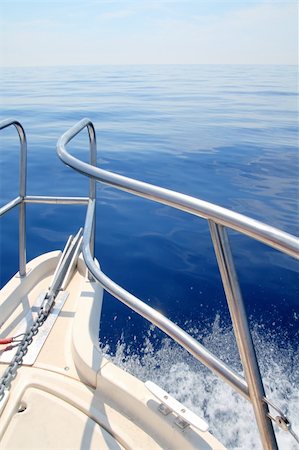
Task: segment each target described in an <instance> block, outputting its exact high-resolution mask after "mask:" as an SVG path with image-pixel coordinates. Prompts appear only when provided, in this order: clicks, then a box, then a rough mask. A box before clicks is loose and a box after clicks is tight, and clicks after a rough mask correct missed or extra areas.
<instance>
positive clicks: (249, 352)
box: [0, 119, 299, 449]
mask: <svg viewBox="0 0 299 450" xmlns="http://www.w3.org/2000/svg"><path fill="white" fill-rule="evenodd" d="M10 125H14V126H15V127H16V128H17V131H18V133H19V137H20V143H21V155H23V156H21V168H20V190H19V196H18V197H16V198H15V199H14V200H12V201H11V202H8V203H7V204H6V205H4V206H3V207H1V208H0V216H1V215H3V214H4V213H6V212H8V211H9V210H11V209H12V208H14V207H15V206H17V205H19V207H20V220H19V235H20V239H19V254H20V263H19V264H20V267H19V271H20V275H21V276H24V275H25V274H26V242H25V235H26V231H25V230H26V223H25V222H26V220H25V219H26V217H25V204H26V203H56V204H88V208H87V214H86V219H85V227H84V235H83V256H84V260H85V263H86V265H87V267H88V269H89V272H90V274H91V276H93V277H94V278H95V279H96V280H97V281H98V282H99V283H100V284H101V285H102V286H103V288H104V289H105V290H106V291H108V292H110V293H111V294H112V295H113V296H115V297H116V298H118V299H119V300H120V301H122V302H123V303H124V304H126V305H127V306H129V307H130V308H132V309H133V310H134V311H136V312H137V313H139V314H140V315H141V316H143V317H144V318H146V319H147V320H149V321H150V322H151V323H153V324H155V325H156V326H157V327H159V328H160V329H161V330H163V331H164V332H165V333H166V334H167V335H168V336H170V337H172V338H173V339H174V340H175V341H176V342H178V343H179V344H180V345H181V346H182V347H184V348H185V349H186V350H187V351H188V352H189V353H191V354H192V355H193V356H194V357H195V358H196V359H198V360H199V361H201V362H202V363H203V364H205V365H206V366H207V367H208V368H210V369H211V370H212V371H214V372H215V373H216V374H217V375H219V376H220V377H222V378H223V379H224V380H225V381H226V382H227V383H228V384H230V385H231V386H232V387H233V388H234V389H235V390H236V391H238V392H239V393H240V394H242V395H243V396H244V397H245V398H246V399H247V400H249V401H251V403H252V405H253V409H254V413H255V417H256V421H257V424H258V428H259V431H260V436H261V440H262V443H263V446H264V448H265V449H277V443H276V438H275V434H274V431H273V427H272V422H271V420H270V417H271V416H270V413H269V410H268V404H271V402H269V401H268V400H267V399H266V398H265V392H264V388H263V384H262V379H261V375H260V372H259V367H258V363H257V359H256V355H255V350H254V345H253V342H252V338H251V334H250V330H249V327H248V321H247V316H246V312H245V307H244V304H243V299H242V295H241V291H240V287H239V283H238V279H237V274H236V271H235V268H234V263H233V257H232V254H231V251H230V246H229V240H228V236H227V234H226V228H231V229H233V230H236V231H238V232H240V233H242V234H245V235H247V236H250V237H252V238H254V239H256V240H258V241H260V242H263V243H265V244H267V245H269V246H270V247H273V248H275V249H277V250H280V251H281V252H283V253H286V254H288V255H290V256H292V257H295V258H299V240H298V238H296V237H295V236H292V235H290V234H288V233H285V232H283V231H280V230H278V229H276V228H274V227H271V226H269V225H266V224H263V223H261V222H259V221H256V220H253V219H250V218H248V217H246V216H243V215H241V214H238V213H235V212H233V211H229V210H227V209H225V208H222V207H220V206H217V205H213V204H211V203H208V202H205V201H203V200H199V199H196V198H194V197H190V196H188V195H184V194H180V193H178V192H175V191H171V190H169V189H164V188H161V187H158V186H154V185H151V184H148V183H143V182H141V181H138V180H134V179H131V178H127V177H124V176H121V175H117V174H115V173H111V172H108V171H105V170H102V169H100V168H98V167H96V154H97V149H96V134H95V130H94V126H93V124H92V123H91V122H90V121H89V120H88V119H83V120H82V121H80V122H79V123H78V124H76V125H75V126H73V127H72V128H71V129H70V130H68V131H67V132H66V133H65V134H64V135H63V136H61V138H60V139H59V141H58V144H57V152H58V155H59V157H60V158H61V160H62V161H63V162H64V163H65V164H67V165H68V166H70V167H72V168H73V169H75V170H76V171H78V172H80V173H82V174H84V175H86V176H88V177H89V178H90V190H89V197H88V198H87V197H45V196H27V195H26V148H27V146H26V136H25V133H24V130H23V127H22V126H21V124H20V123H19V122H17V121H15V120H7V121H4V122H1V123H0V130H1V129H3V128H6V127H8V126H10ZM84 128H87V129H88V134H89V143H90V163H89V164H87V163H84V162H82V161H80V160H78V159H77V158H75V157H73V156H72V155H70V154H69V153H68V151H67V150H66V145H67V144H68V143H69V142H70V141H71V140H72V139H73V138H74V136H76V135H77V134H78V133H80V132H81V131H82V130H83V129H84ZM96 182H102V183H105V184H108V185H110V186H113V187H115V188H117V189H121V190H124V191H127V192H130V193H132V194H134V195H137V196H140V197H143V198H147V199H150V200H153V201H156V202H159V203H162V204H166V205H169V206H171V207H173V208H176V209H179V210H182V211H186V212H187V213H190V214H194V215H196V216H198V217H202V218H204V219H206V220H208V222H209V227H210V233H211V237H212V241H213V245H214V249H215V253H216V258H217V262H218V266H219V269H220V273H221V277H222V282H223V286H224V290H225V294H226V298H227V302H228V306H229V310H230V314H231V318H232V323H233V327H234V332H235V336H236V341H237V344H238V348H239V352H240V357H241V361H242V364H243V368H244V373H245V379H244V378H243V377H241V376H240V375H239V374H237V373H236V372H235V371H234V370H232V369H231V368H230V367H229V366H228V365H226V364H225V363H223V362H222V361H221V360H220V359H219V358H217V357H216V356H215V355H213V354H212V353H211V352H209V351H208V350H207V349H206V348H205V347H204V346H202V345H201V344H200V343H199V342H197V341H196V340H195V339H193V338H192V337H191V336H190V335H189V334H188V333H186V332H185V331H184V330H182V329H181V328H180V327H178V326H177V325H175V324H174V323H173V322H171V321H170V320H169V319H168V318H166V317H164V316H163V315H162V314H160V313H159V312H157V311H156V310H155V309H153V308H151V307H150V306H148V305H147V304H146V303H144V302H143V301H141V300H140V299H138V298H137V297H135V296H134V295H132V294H131V293H129V292H128V291H126V290H125V289H123V288H122V287H121V286H119V285H118V284H117V283H115V282H114V281H112V280H111V279H110V278H109V277H108V276H107V275H105V274H104V273H103V272H102V271H101V270H100V269H99V268H98V267H97V265H96V264H95V262H94V257H93V253H94V230H95V217H96V214H95V211H96Z"/></svg>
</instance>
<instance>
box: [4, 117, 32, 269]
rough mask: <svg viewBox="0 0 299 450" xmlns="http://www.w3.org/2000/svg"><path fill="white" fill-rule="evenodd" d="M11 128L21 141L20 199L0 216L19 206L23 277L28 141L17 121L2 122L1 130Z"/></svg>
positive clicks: (13, 201) (16, 199)
mask: <svg viewBox="0 0 299 450" xmlns="http://www.w3.org/2000/svg"><path fill="white" fill-rule="evenodd" d="M10 126H14V127H15V128H16V130H17V132H18V135H19V139H20V169H19V170H20V172H19V197H17V198H15V199H14V200H12V201H11V202H8V203H7V204H6V205H4V206H3V207H2V208H0V216H1V215H3V214H5V213H6V212H8V211H9V210H10V209H12V208H14V207H15V206H17V205H19V273H20V276H21V277H22V276H25V275H26V205H25V203H24V198H25V196H26V176H27V170H26V168H27V139H26V134H25V131H24V128H23V126H22V125H21V124H20V122H18V121H17V120H14V119H7V120H3V121H1V122H0V130H3V129H4V128H7V127H10Z"/></svg>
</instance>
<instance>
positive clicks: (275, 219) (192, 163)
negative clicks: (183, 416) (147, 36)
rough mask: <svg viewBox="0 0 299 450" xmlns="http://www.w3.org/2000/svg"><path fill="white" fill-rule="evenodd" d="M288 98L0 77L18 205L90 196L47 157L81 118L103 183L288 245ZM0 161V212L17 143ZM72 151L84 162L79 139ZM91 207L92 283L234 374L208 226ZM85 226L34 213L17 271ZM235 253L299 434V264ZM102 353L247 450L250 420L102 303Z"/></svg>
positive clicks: (10, 263) (230, 88)
mask: <svg viewBox="0 0 299 450" xmlns="http://www.w3.org/2000/svg"><path fill="white" fill-rule="evenodd" d="M296 83H297V71H296V68H295V67H292V66H289V67H279V66H273V67H269V66H268V67H266V66H265V67H261V66H259V67H254V66H130V67H117V66H110V67H108V66H107V67H84V68H78V67H77V68H75V67H71V68H64V67H57V68H42V69H41V68H38V69H37V68H36V69H35V68H26V69H20V68H18V69H5V70H3V71H2V74H1V100H2V108H1V119H2V118H6V117H14V118H16V119H18V120H20V121H21V122H22V124H23V125H24V127H25V129H26V131H27V138H28V193H29V194H32V195H35V194H44V195H85V194H86V192H87V189H88V183H87V180H86V179H85V178H84V177H82V176H80V175H78V174H74V173H72V171H71V170H70V169H68V168H67V167H65V166H63V164H62V163H60V162H59V161H58V158H57V157H56V154H55V147H56V142H57V139H58V137H59V136H60V135H61V134H62V133H63V132H64V131H65V130H66V129H68V128H69V127H70V126H71V125H73V124H74V123H75V122H76V121H78V120H80V119H81V118H83V117H89V118H90V119H91V120H92V121H93V122H94V124H95V127H96V130H97V138H98V164H99V165H100V166H101V167H103V168H105V169H107V170H111V171H115V172H117V173H120V174H124V175H126V176H129V177H134V178H137V179H140V180H143V181H147V182H149V183H154V184H158V185H161V186H163V187H167V188H170V189H174V190H178V191H181V192H183V193H186V194H190V195H193V196H196V197H199V198H201V199H203V200H206V201H210V202H215V203H217V204H219V205H221V206H224V207H227V208H230V209H232V210H234V211H237V212H240V213H243V214H246V215H249V216H251V217H253V218H256V219H259V220H262V221H264V222H266V223H269V224H271V225H274V226H276V227H279V228H281V229H283V230H284V231H287V232H289V233H292V234H298V224H299V222H298V217H299V215H298V212H299V211H298V191H299V182H298V173H299V160H298V148H297V141H298V131H297V119H298V117H297V85H296ZM0 145H1V152H0V164H1V166H0V167H1V168H0V170H1V172H0V173H1V183H0V189H1V204H3V203H4V202H5V201H6V200H8V199H10V198H12V197H13V196H14V195H16V193H17V187H16V186H17V180H18V142H17V139H16V134H15V131H14V130H5V131H2V132H1V136H0ZM70 148H72V152H73V154H74V155H76V156H78V157H80V158H82V159H84V160H87V158H88V146H87V136H86V134H85V133H84V134H83V135H82V136H79V137H77V138H76V140H75V141H74V143H73V146H71V147H70ZM97 205H98V215H97V242H96V256H97V258H98V259H99V261H100V263H101V266H102V269H103V270H104V271H105V272H106V273H107V274H108V275H109V276H110V277H111V278H113V279H114V280H115V281H116V282H118V283H119V284H120V285H122V286H123V287H125V288H126V289H128V290H129V291H130V292H132V293H134V294H135V295H138V296H139V297H140V298H141V299H143V300H144V301H146V302H147V303H148V304H150V305H151V306H154V307H155V308H158V309H159V310H160V311H161V312H162V313H164V314H167V315H168V316H169V317H170V318H171V319H172V320H173V321H174V322H176V323H178V324H179V325H181V326H183V327H184V328H185V329H187V330H188V331H189V332H191V333H192V334H193V335H194V336H195V337H196V338H199V339H200V340H201V341H204V342H205V344H206V345H207V346H209V347H210V348H211V349H212V350H213V351H214V352H215V353H216V354H218V356H220V357H222V358H224V359H225V360H226V361H227V362H229V363H232V364H233V365H234V366H235V367H236V369H238V370H241V368H240V365H239V360H238V358H237V356H236V347H235V342H234V339H233V336H232V332H231V325H230V319H229V313H228V309H227V306H226V302H225V298H224V294H223V289H222V286H221V281H220V277H219V273H218V269H217V265H216V261H215V256H214V253H213V248H212V244H211V240H210V237H209V231H208V226H207V223H206V222H205V221H204V220H202V219H199V218H196V217H193V216H189V215H187V214H186V213H182V212H179V211H175V210H173V209H170V208H169V207H166V206H162V205H158V204H155V203H151V202H149V201H146V200H142V199H140V198H135V197H133V196H131V195H129V194H126V193H120V192H117V191H115V190H113V189H112V188H109V187H107V186H99V188H98V202H97ZM84 214H85V211H84V208H82V207H80V206H75V207H65V206H45V207H41V206H37V205H29V206H28V214H27V217H28V233H27V236H28V251H27V255H28V259H31V258H32V257H34V256H36V255H38V254H40V253H42V252H44V251H49V250H52V249H54V248H55V249H56V248H60V247H62V246H63V244H64V242H65V240H66V238H67V236H68V234H70V233H73V232H75V231H76V230H77V228H78V227H79V226H80V225H81V224H82V223H83V220H84ZM16 221H17V213H16V212H15V211H14V212H12V213H10V215H8V216H5V217H4V218H2V220H1V222H0V227H1V228H0V230H1V241H0V252H1V253H0V258H1V274H0V277H1V284H2V285H3V284H4V283H5V282H6V281H7V279H8V278H9V277H10V276H12V275H13V273H14V272H15V271H16V268H17V257H18V255H17V251H18V249H17V244H16V239H17V222H16ZM4 236H5V237H4ZM230 239H231V244H232V249H233V253H234V256H235V260H236V266H237V272H238V275H239V278H240V284H241V288H242V292H243V296H244V301H245V304H246V308H247V312H248V315H249V317H250V321H251V327H252V330H253V337H254V340H255V342H256V343H257V348H258V353H259V355H260V360H261V369H262V372H263V373H264V375H265V379H266V388H267V389H268V390H269V391H270V392H271V393H272V394H271V395H272V396H273V397H275V398H276V399H278V400H279V403H280V404H282V405H283V406H284V408H285V409H287V410H288V409H289V412H290V413H292V414H290V415H291V416H292V417H294V416H295V417H294V423H295V422H296V421H297V428H298V426H299V423H298V422H299V417H298V411H297V412H296V411H295V404H296V402H297V400H298V396H299V389H298V382H299V380H298V372H299V365H298V320H299V307H298V298H299V297H298V291H299V284H298V270H299V269H298V263H297V262H296V261H295V260H293V259H292V258H290V257H287V256H284V255H280V254H279V253H278V252H276V251H274V250H271V249H269V248H267V247H265V246H263V245H262V244H259V243H257V242H255V241H252V240H251V239H249V238H245V237H243V236H240V235H238V234H236V233H230ZM100 339H101V342H102V345H103V347H105V349H106V350H107V348H108V347H107V346H109V352H110V353H111V354H112V355H115V356H114V358H115V359H116V360H117V361H118V363H120V364H122V365H123V366H124V367H126V369H128V370H131V371H132V372H133V373H137V374H138V375H139V376H140V377H141V378H143V379H146V378H151V379H154V380H156V381H157V382H159V384H160V385H161V386H164V387H166V388H167V389H169V390H171V391H173V393H174V394H175V395H176V396H177V397H178V398H180V399H181V400H183V401H185V402H186V403H188V405H189V406H190V407H192V406H193V408H194V409H195V410H197V411H203V413H204V414H205V416H206V417H207V418H208V419H209V422H210V423H211V427H212V429H213V431H214V432H215V434H216V435H217V436H220V438H221V439H224V441H225V443H226V445H227V446H228V447H229V448H242V449H246V448H249V447H248V446H247V447H246V442H245V441H244V440H243V439H242V435H248V433H250V430H247V426H248V420H249V419H248V418H247V415H248V417H251V416H250V411H248V413H247V412H244V410H245V409H244V407H243V406H242V403H239V399H236V397H235V395H234V394H232V393H227V391H226V388H224V387H221V386H222V385H221V386H220V385H219V386H218V384H215V383H216V382H215V380H214V379H212V378H211V377H210V376H209V377H208V376H207V375H205V379H206V380H208V382H203V381H202V380H203V378H202V377H200V374H201V373H202V371H203V369H202V368H200V367H199V366H198V367H197V366H196V365H195V366H194V363H193V362H192V361H191V360H190V358H189V357H188V356H187V355H186V354H185V353H184V352H182V351H180V350H179V349H177V348H176V347H173V346H172V344H170V343H169V341H167V340H166V341H165V339H164V338H163V336H162V334H160V332H158V331H156V330H152V329H149V324H147V323H145V322H144V321H143V320H141V319H140V318H138V317H137V316H136V315H135V314H134V313H133V312H131V311H130V310H128V309H127V308H126V307H124V306H122V305H121V304H119V303H118V302H117V301H116V300H114V299H113V298H111V297H110V296H109V295H106V297H105V302H104V307H103V320H102V324H101V331H100ZM187 379H188V381H187ZM282 380H283V383H282ZM192 386H195V387H196V388H197V389H196V392H201V393H202V394H201V397H200V396H199V397H198V396H196V395H195V392H194V389H193V387H192ZM226 396H229V397H230V401H231V402H232V405H233V406H232V408H231V411H230V413H229V415H228V418H227V413H226V412H225V411H224V407H225V404H227V399H226ZM219 398H221V399H222V400H223V403H221V402H220V403H219V401H218V400H219ZM216 399H217V401H216ZM217 402H218V403H217ZM217 405H218V406H217ZM217 408H218V410H217ZM233 411H235V412H233ZM232 417H233V423H234V426H233V427H232V428H231V426H229V424H230V423H232ZM220 419H221V420H220ZM219 423H221V424H223V425H221V426H220V425H219ZM251 439H252V443H251V446H250V448H260V447H259V443H258V441H257V438H256V432H254V431H251ZM279 439H280V440H281V442H282V444H281V445H282V448H290V449H291V448H292V443H291V442H292V441H291V440H290V441H289V440H286V439H287V438H286V437H285V436H282V435H281V433H280V434H279Z"/></svg>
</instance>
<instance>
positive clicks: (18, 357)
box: [0, 296, 54, 402]
mask: <svg viewBox="0 0 299 450" xmlns="http://www.w3.org/2000/svg"><path fill="white" fill-rule="evenodd" d="M53 301H54V299H52V302H51V306H52V305H53ZM51 306H50V307H49V298H47V296H46V298H45V301H44V303H43V305H42V306H41V308H40V310H39V312H38V315H37V318H36V319H35V321H34V322H33V324H32V326H31V328H30V329H29V330H28V331H27V332H26V333H25V334H24V336H23V339H22V340H21V342H20V343H19V344H18V350H17V352H16V354H15V356H14V357H13V359H12V360H11V362H10V364H9V366H8V367H7V368H6V370H5V372H4V374H3V375H2V377H1V378H0V402H1V401H2V399H3V397H4V394H5V390H6V389H7V390H8V389H9V388H10V385H11V382H12V380H13V379H14V378H15V377H16V374H17V371H18V368H19V367H20V365H21V364H22V362H23V358H24V356H25V355H26V353H27V351H28V347H29V345H30V344H31V342H32V341H33V337H34V336H35V335H36V334H37V333H38V330H39V328H40V327H41V326H42V324H43V323H44V321H45V320H46V318H47V317H48V315H49V312H50V309H51Z"/></svg>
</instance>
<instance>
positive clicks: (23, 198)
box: [0, 119, 95, 277]
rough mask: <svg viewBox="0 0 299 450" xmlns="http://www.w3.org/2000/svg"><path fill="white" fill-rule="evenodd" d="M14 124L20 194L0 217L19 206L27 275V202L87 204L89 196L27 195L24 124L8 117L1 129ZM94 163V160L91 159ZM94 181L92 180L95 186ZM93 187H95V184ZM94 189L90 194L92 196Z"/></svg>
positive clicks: (21, 266) (21, 249)
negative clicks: (18, 153)
mask: <svg viewBox="0 0 299 450" xmlns="http://www.w3.org/2000/svg"><path fill="white" fill-rule="evenodd" d="M10 126H14V127H15V128H16V130H17V132H18V136H19V140H20V164H19V166H20V167H19V195H18V196H17V197H16V198H14V199H13V200H11V201H9V202H7V203H6V204H5V205H3V206H2V207H0V217H1V216H3V215H4V214H6V213H7V212H9V211H10V210H12V209H13V208H15V207H16V206H18V207H19V275H20V277H24V276H25V275H26V203H48V204H53V203H54V204H87V202H88V198H87V197H47V196H32V195H31V196H28V195H26V181H27V139H26V134H25V131H24V128H23V126H22V125H21V124H20V122H19V121H17V120H15V119H6V120H3V121H1V122H0V130H3V129H5V128H8V127H10ZM91 162H92V163H94V161H91ZM93 184H94V182H91V186H93ZM93 189H95V187H94V186H93ZM92 195H93V191H92V190H91V192H90V196H91V198H92Z"/></svg>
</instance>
